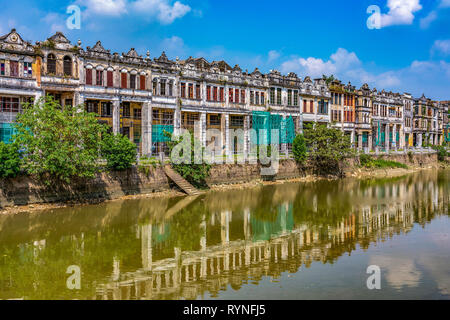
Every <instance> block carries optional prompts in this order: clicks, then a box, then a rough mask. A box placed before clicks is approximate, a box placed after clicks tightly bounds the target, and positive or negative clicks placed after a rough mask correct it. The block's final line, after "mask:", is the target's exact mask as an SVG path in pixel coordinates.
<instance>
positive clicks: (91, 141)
mask: <svg viewBox="0 0 450 320" xmlns="http://www.w3.org/2000/svg"><path fill="white" fill-rule="evenodd" d="M82 110H83V109H82V108H77V107H74V106H70V105H69V106H65V107H64V108H63V107H61V106H60V105H59V104H58V103H57V102H56V101H55V100H53V98H51V97H49V96H47V97H45V98H41V99H39V100H38V101H36V103H35V104H26V105H24V106H23V113H21V114H19V115H18V116H17V123H16V124H15V128H16V130H17V134H16V135H15V136H14V137H13V138H14V139H15V140H16V142H17V143H18V145H19V146H20V147H21V148H23V149H24V157H23V159H22V166H23V168H24V170H25V171H26V172H27V173H28V174H30V175H37V176H38V177H40V178H42V179H43V180H44V182H45V183H47V184H50V183H51V181H60V182H66V183H68V182H70V180H71V179H72V178H74V177H80V178H92V177H94V176H95V174H96V173H97V172H98V170H99V164H98V159H99V155H100V142H101V135H102V133H104V132H105V130H106V128H105V126H104V125H102V124H100V123H99V122H98V121H97V119H96V118H95V115H94V114H92V113H87V112H85V111H82Z"/></svg>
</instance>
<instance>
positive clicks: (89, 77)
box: [86, 69, 92, 85]
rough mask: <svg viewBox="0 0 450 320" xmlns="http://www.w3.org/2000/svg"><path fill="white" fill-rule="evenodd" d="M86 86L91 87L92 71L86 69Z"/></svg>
mask: <svg viewBox="0 0 450 320" xmlns="http://www.w3.org/2000/svg"><path fill="white" fill-rule="evenodd" d="M86 84H87V85H92V69H86Z"/></svg>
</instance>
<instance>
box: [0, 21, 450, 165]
mask: <svg viewBox="0 0 450 320" xmlns="http://www.w3.org/2000/svg"><path fill="white" fill-rule="evenodd" d="M330 80H331V79H328V80H327V79H324V78H320V79H311V78H310V77H305V78H304V79H303V80H302V79H301V78H299V77H298V76H297V75H296V74H295V73H292V72H291V73H289V74H288V75H282V74H281V73H280V72H278V71H275V70H272V71H270V73H268V74H263V73H261V72H260V71H259V70H258V69H255V70H254V71H253V72H251V73H249V72H248V71H243V70H242V69H241V68H240V67H239V66H238V65H235V66H234V67H231V66H230V65H228V64H227V63H226V62H225V61H212V62H208V61H207V60H205V59H204V58H192V57H189V58H188V59H186V60H180V59H178V58H177V59H176V60H175V61H172V60H169V59H168V58H167V56H166V55H165V53H164V52H163V53H162V54H161V56H160V57H159V58H153V59H151V58H150V53H149V52H148V51H147V53H146V57H142V56H140V55H139V54H138V53H137V52H136V51H135V49H133V48H132V49H131V50H129V51H128V52H127V53H122V54H118V53H111V52H110V50H106V49H105V48H104V47H103V46H102V44H101V42H100V41H98V42H97V43H96V44H95V45H94V46H93V47H86V48H85V49H84V48H82V47H81V41H80V40H78V43H77V44H76V45H74V44H72V43H71V42H70V41H69V40H68V39H67V38H66V37H65V36H64V34H62V33H61V32H57V33H56V34H54V35H53V36H51V37H50V38H48V39H47V40H45V41H42V42H36V43H35V44H34V45H32V44H31V43H30V42H28V41H24V40H23V39H22V37H21V36H20V35H19V34H18V33H17V31H16V30H15V29H12V30H11V32H9V33H8V34H6V35H3V36H1V37H0V139H1V141H5V142H7V141H9V140H10V137H11V136H12V134H13V132H14V129H13V126H12V123H13V122H14V121H15V118H16V115H17V114H18V113H20V112H21V110H22V104H23V103H25V102H31V101H33V99H38V98H40V97H42V96H46V95H51V96H52V97H53V98H54V99H55V100H56V101H58V102H59V103H60V104H61V105H62V106H65V105H76V106H78V105H83V106H84V108H85V109H86V111H88V112H94V113H96V114H97V117H98V120H99V121H100V122H102V123H106V124H108V125H109V126H110V128H111V130H112V132H114V133H121V134H124V135H126V136H128V137H129V138H130V140H132V141H134V142H135V143H136V145H137V147H138V149H139V153H140V154H141V155H146V156H149V155H156V154H159V153H161V152H167V147H166V139H167V137H166V136H164V134H163V132H164V131H169V132H174V133H175V134H177V133H179V132H180V131H181V129H194V128H197V129H199V130H196V132H198V138H199V139H200V140H201V141H202V144H203V145H204V146H210V145H211V144H214V145H215V147H217V144H219V146H218V147H219V149H220V150H222V152H223V154H226V155H231V154H236V153H240V152H244V153H246V152H247V150H248V148H249V143H250V137H249V134H248V131H249V129H251V128H252V127H253V124H254V123H255V118H256V117H258V116H260V115H261V114H271V115H277V116H280V117H281V118H282V119H284V120H286V119H289V120H290V121H291V123H293V128H294V130H295V132H302V130H303V128H304V127H305V126H306V124H311V123H312V124H327V125H329V126H334V127H337V128H339V129H341V130H343V131H344V133H345V134H347V135H348V136H349V138H350V139H351V141H352V143H353V145H354V147H355V148H357V149H359V150H363V151H365V152H369V151H391V150H406V149H408V148H421V147H422V146H424V145H440V144H443V143H445V142H446V137H448V106H449V102H448V101H446V102H445V101H444V102H437V101H433V100H431V99H429V98H426V97H425V96H424V95H423V96H422V97H420V98H414V97H412V96H411V95H410V94H408V93H404V94H400V93H392V92H386V91H384V90H382V91H378V90H377V89H370V88H369V86H368V85H367V84H364V85H363V86H362V87H361V88H359V89H357V88H356V87H355V86H352V85H351V83H348V84H347V85H346V84H344V83H342V82H341V81H339V80H331V81H330ZM208 129H217V130H219V131H220V135H221V137H220V138H221V139H216V137H215V136H214V137H211V136H209V135H208V134H207V132H208ZM230 129H235V130H236V129H241V130H243V132H244V141H245V143H244V144H243V145H244V146H243V149H238V148H237V147H236V146H237V143H236V137H235V136H233V135H232V134H230V132H233V130H230ZM291 142H292V141H291V140H290V141H284V142H283V143H281V144H280V150H281V151H283V152H285V153H289V151H290V150H291V147H292V144H291Z"/></svg>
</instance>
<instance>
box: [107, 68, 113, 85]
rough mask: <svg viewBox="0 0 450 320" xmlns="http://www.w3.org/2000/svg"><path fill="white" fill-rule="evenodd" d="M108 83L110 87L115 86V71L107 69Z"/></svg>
mask: <svg viewBox="0 0 450 320" xmlns="http://www.w3.org/2000/svg"><path fill="white" fill-rule="evenodd" d="M106 85H107V86H108V87H113V86H114V80H113V72H112V71H106Z"/></svg>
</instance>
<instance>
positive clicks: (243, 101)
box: [241, 90, 245, 103]
mask: <svg viewBox="0 0 450 320" xmlns="http://www.w3.org/2000/svg"><path fill="white" fill-rule="evenodd" d="M241 103H245V90H241Z"/></svg>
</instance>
